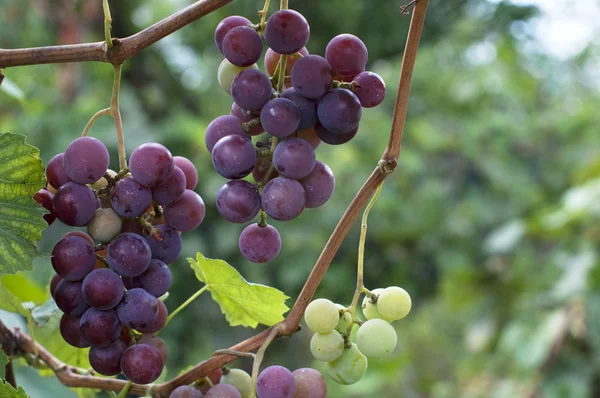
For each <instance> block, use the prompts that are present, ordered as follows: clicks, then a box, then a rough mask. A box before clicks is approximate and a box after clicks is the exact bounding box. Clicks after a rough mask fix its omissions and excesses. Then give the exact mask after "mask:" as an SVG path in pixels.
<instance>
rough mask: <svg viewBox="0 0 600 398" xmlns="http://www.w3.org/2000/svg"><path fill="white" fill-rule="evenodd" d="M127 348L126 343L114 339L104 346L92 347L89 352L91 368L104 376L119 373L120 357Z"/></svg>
mask: <svg viewBox="0 0 600 398" xmlns="http://www.w3.org/2000/svg"><path fill="white" fill-rule="evenodd" d="M125 350H127V344H125V343H124V342H122V341H121V340H115V341H113V342H112V343H110V344H109V345H107V346H106V347H92V348H90V352H89V359H90V365H92V369H94V370H95V371H96V372H98V373H100V374H101V375H104V376H115V375H117V374H119V373H121V357H122V356H123V353H124V352H125Z"/></svg>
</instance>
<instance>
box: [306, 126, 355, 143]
mask: <svg viewBox="0 0 600 398" xmlns="http://www.w3.org/2000/svg"><path fill="white" fill-rule="evenodd" d="M315 131H316V133H317V136H318V137H319V138H320V139H321V140H322V141H323V142H324V143H326V144H329V145H341V144H345V143H346V142H348V141H350V140H351V139H352V138H354V136H355V135H356V133H357V132H358V126H356V127H355V128H353V129H352V130H350V131H349V132H347V133H344V134H338V133H334V132H332V131H329V130H327V129H326V128H325V127H323V125H322V124H320V123H319V124H317V125H316V126H315Z"/></svg>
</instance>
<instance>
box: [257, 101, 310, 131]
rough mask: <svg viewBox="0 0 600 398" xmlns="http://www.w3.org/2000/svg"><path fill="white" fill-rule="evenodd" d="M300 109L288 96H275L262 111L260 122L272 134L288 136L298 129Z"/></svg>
mask: <svg viewBox="0 0 600 398" xmlns="http://www.w3.org/2000/svg"><path fill="white" fill-rule="evenodd" d="M300 116H301V115H300V110H299V109H298V107H297V106H296V104H294V103H293V102H292V101H290V100H289V99H286V98H274V99H272V100H270V101H269V102H267V103H266V104H265V106H264V107H263V108H262V110H261V111H260V124H261V125H262V126H263V127H264V129H265V130H266V131H267V132H268V133H269V134H271V135H273V136H275V137H279V138H283V137H287V136H289V135H291V134H293V133H294V131H296V129H298V125H299V124H300Z"/></svg>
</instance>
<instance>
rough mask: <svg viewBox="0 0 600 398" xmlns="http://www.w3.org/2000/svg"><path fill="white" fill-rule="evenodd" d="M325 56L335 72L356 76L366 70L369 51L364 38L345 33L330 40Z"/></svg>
mask: <svg viewBox="0 0 600 398" xmlns="http://www.w3.org/2000/svg"><path fill="white" fill-rule="evenodd" d="M325 58H326V59H327V62H329V65H331V69H332V70H333V72H334V73H336V74H338V75H342V76H344V75H352V74H353V75H354V76H356V75H357V74H358V73H360V72H362V71H363V70H364V68H365V65H366V64H367V59H368V58H369V53H368V51H367V46H365V43H363V42H362V40H360V39H359V38H358V37H356V36H354V35H351V34H348V33H345V34H341V35H337V36H336V37H334V38H333V39H331V40H330V41H329V43H328V44H327V48H326V49H325Z"/></svg>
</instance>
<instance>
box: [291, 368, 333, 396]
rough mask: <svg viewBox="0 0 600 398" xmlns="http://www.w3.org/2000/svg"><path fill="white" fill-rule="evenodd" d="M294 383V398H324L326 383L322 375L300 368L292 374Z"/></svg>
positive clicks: (312, 370) (313, 370)
mask: <svg viewBox="0 0 600 398" xmlns="http://www.w3.org/2000/svg"><path fill="white" fill-rule="evenodd" d="M292 374H293V375H294V380H295V381H296V395H294V398H326V397H327V382H326V381H325V378H324V377H323V375H322V374H321V373H320V372H319V371H318V370H315V369H311V368H302V369H296V370H294V371H293V372H292Z"/></svg>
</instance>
